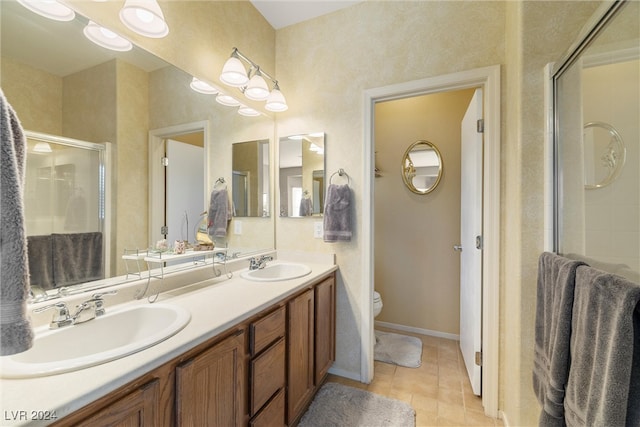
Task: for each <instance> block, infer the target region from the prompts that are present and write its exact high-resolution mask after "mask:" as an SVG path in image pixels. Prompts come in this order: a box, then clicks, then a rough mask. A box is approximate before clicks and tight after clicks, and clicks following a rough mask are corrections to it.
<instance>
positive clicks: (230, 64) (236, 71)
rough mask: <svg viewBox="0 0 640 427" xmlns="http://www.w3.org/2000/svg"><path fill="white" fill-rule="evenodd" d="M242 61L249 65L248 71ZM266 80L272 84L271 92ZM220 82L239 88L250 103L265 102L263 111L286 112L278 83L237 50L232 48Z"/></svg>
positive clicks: (284, 101) (285, 104)
mask: <svg viewBox="0 0 640 427" xmlns="http://www.w3.org/2000/svg"><path fill="white" fill-rule="evenodd" d="M242 61H244V62H246V63H247V64H248V65H249V71H247V69H246V68H245V65H244V64H243V62H242ZM266 79H268V80H270V81H271V82H272V83H273V89H272V90H270V89H269V84H268V83H267V80H266ZM220 81H222V82H223V83H224V84H226V85H229V86H232V87H237V88H239V89H240V91H241V92H242V93H244V95H245V96H246V97H247V98H248V99H251V100H252V101H267V103H266V105H265V109H267V110H269V111H273V112H280V111H286V110H287V108H288V106H287V101H286V100H285V98H284V95H283V94H282V92H281V91H280V87H279V86H278V81H277V80H276V79H274V78H273V77H271V76H270V75H269V74H267V73H265V72H264V71H263V70H262V69H261V68H260V66H259V65H258V64H256V63H255V62H253V61H252V60H251V59H249V58H248V57H247V56H245V55H243V54H242V53H240V51H238V48H235V47H234V48H233V51H232V52H231V56H230V57H229V59H227V61H226V62H225V63H224V66H223V67H222V73H221V74H220Z"/></svg>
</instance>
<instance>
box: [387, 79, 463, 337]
mask: <svg viewBox="0 0 640 427" xmlns="http://www.w3.org/2000/svg"><path fill="white" fill-rule="evenodd" d="M473 92H474V91H473V90H472V89H468V90H464V91H456V92H447V93H441V94H432V95H423V96H418V97H413V98H406V99H401V100H395V101H387V102H382V103H377V104H376V106H375V122H374V126H375V128H374V135H375V151H376V164H377V166H378V167H379V168H380V169H381V174H382V176H381V177H380V178H376V180H375V182H374V186H375V194H374V199H375V204H374V209H375V226H374V227H375V238H374V241H375V242H376V246H375V289H376V290H377V291H378V292H379V293H380V294H381V295H382V300H383V304H384V308H383V310H382V313H381V314H380V316H378V317H377V318H376V320H380V321H384V322H390V323H394V324H398V325H402V326H410V327H413V328H419V329H425V330H428V331H432V332H441V333H446V334H451V335H458V334H459V333H460V254H459V253H458V252H454V251H453V245H455V244H458V243H460V172H461V171H460V154H461V153H460V138H461V131H460V126H461V122H462V117H463V116H464V113H465V111H466V109H467V107H468V106H469V101H470V100H471V97H472V96H473ZM417 140H427V141H429V142H431V143H433V144H435V145H436V147H437V148H438V150H440V153H441V155H442V160H443V166H444V171H443V176H442V179H441V180H440V183H439V184H438V186H437V187H436V189H435V190H434V191H432V192H431V193H429V194H426V195H418V194H414V193H412V192H411V191H409V189H407V188H406V187H405V185H404V182H403V181H402V177H401V173H400V172H401V171H400V165H401V162H402V156H403V155H404V152H405V150H406V149H407V148H408V147H409V145H411V144H412V143H413V142H415V141H417Z"/></svg>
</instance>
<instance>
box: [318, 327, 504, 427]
mask: <svg viewBox="0 0 640 427" xmlns="http://www.w3.org/2000/svg"><path fill="white" fill-rule="evenodd" d="M380 330H383V329H382V328H380ZM390 332H397V331H390ZM400 333H402V334H405V335H412V336H416V337H418V338H420V339H421V340H422V343H423V346H422V365H421V366H420V367H419V368H416V369H412V368H404V367H402V366H396V365H390V364H387V363H382V362H375V371H374V378H373V381H372V382H371V384H362V383H360V382H357V381H352V380H349V379H346V378H343V377H338V376H335V375H329V379H328V381H334V382H339V383H342V384H346V385H350V386H353V387H358V388H362V389H365V390H369V391H371V392H373V393H378V394H382V395H384V396H388V397H391V398H395V399H399V400H403V401H405V402H407V403H409V404H410V405H411V406H412V407H413V409H415V411H416V427H420V426H502V422H501V420H497V419H494V418H490V417H487V416H485V415H484V411H483V408H482V402H481V399H480V398H479V397H477V396H474V394H473V393H472V391H471V385H470V384H469V379H468V377H467V374H466V369H465V367H464V361H463V360H462V354H461V353H460V350H459V346H458V342H457V341H453V340H448V339H444V338H437V337H430V336H424V335H418V334H411V333H406V332H400Z"/></svg>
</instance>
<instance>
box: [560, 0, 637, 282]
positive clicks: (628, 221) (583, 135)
mask: <svg viewBox="0 0 640 427" xmlns="http://www.w3.org/2000/svg"><path fill="white" fill-rule="evenodd" d="M596 15H597V16H594V17H593V18H592V20H591V23H592V27H591V30H590V32H588V33H586V34H585V37H584V38H583V39H582V40H577V41H576V44H575V46H577V48H576V49H575V50H574V51H572V52H568V53H567V55H566V56H565V58H564V59H563V60H562V61H560V62H558V64H557V67H556V69H555V71H554V75H553V88H554V98H555V104H554V115H555V123H556V129H555V133H554V143H555V155H556V162H555V164H556V168H557V169H556V170H555V171H554V175H555V186H556V189H555V194H556V195H557V199H556V201H555V222H556V226H555V231H556V232H555V236H554V237H555V239H554V240H555V248H554V250H556V251H557V252H559V253H561V254H567V255H579V256H584V257H586V258H587V259H588V260H589V261H588V262H589V263H590V264H591V265H592V266H594V267H597V268H600V269H604V270H608V271H612V272H614V273H618V274H622V275H625V276H627V277H629V278H632V279H633V280H635V281H639V279H638V278H639V277H640V246H639V245H638V241H639V234H638V224H640V167H639V165H640V146H639V145H640V134H639V130H640V129H639V127H638V117H640V2H637V1H624V2H615V3H611V4H609V3H606V4H603V6H602V7H601V9H600V10H599V11H598V12H597V14H596Z"/></svg>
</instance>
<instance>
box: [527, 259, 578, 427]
mask: <svg viewBox="0 0 640 427" xmlns="http://www.w3.org/2000/svg"><path fill="white" fill-rule="evenodd" d="M580 265H585V264H584V263H583V262H581V261H575V260H570V259H567V258H565V257H562V256H559V255H556V254H552V253H549V252H544V253H542V254H541V255H540V258H539V260H538V284H537V286H538V288H537V302H536V321H535V353H534V360H533V388H534V391H535V393H536V397H537V398H538V402H540V405H542V412H541V414H540V426H545V427H549V426H563V425H564V407H563V402H564V392H565V386H566V383H567V378H568V377H569V366H570V358H569V343H570V339H571V316H572V307H573V297H574V289H575V276H576V269H577V268H578V266H580Z"/></svg>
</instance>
